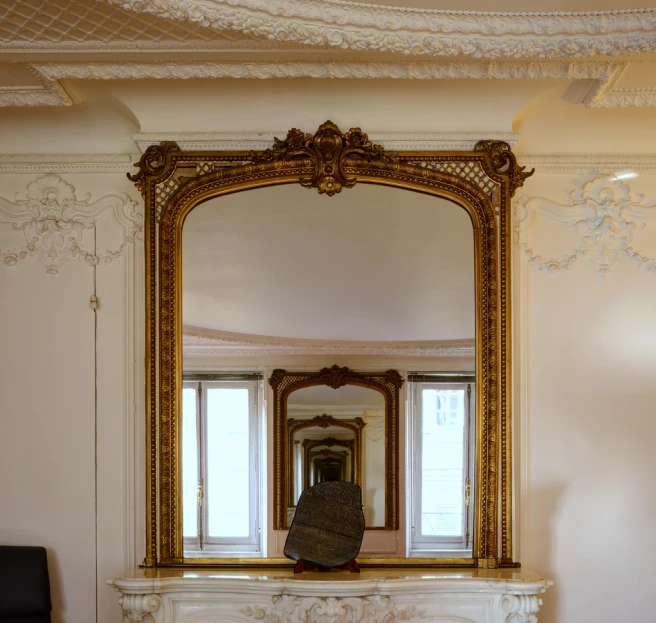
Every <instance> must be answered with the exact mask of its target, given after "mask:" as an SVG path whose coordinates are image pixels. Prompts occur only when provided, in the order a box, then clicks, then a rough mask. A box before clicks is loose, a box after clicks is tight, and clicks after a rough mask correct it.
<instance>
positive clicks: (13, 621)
mask: <svg viewBox="0 0 656 623" xmlns="http://www.w3.org/2000/svg"><path fill="white" fill-rule="evenodd" d="M51 610H52V604H51V603H50V579H49V577H48V559H47V556H46V549H45V547H22V546H10V545H0V623H50V611H51Z"/></svg>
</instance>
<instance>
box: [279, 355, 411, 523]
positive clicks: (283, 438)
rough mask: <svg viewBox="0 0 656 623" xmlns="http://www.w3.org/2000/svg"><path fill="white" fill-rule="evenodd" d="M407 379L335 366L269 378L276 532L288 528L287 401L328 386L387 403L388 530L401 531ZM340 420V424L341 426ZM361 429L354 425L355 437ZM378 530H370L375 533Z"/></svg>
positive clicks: (386, 490) (386, 499) (288, 455)
mask: <svg viewBox="0 0 656 623" xmlns="http://www.w3.org/2000/svg"><path fill="white" fill-rule="evenodd" d="M403 382H404V380H403V379H402V378H401V375H400V374H399V373H398V372H397V371H396V370H388V371H387V372H372V373H362V372H354V371H353V370H351V369H350V368H347V367H343V368H340V367H339V366H337V365H334V366H332V367H330V368H322V369H321V370H319V371H318V372H287V371H286V370H282V369H276V370H274V371H273V372H272V373H271V376H270V377H269V385H270V386H271V389H272V390H273V487H274V493H273V529H274V530H286V529H287V501H288V499H289V489H290V483H289V479H288V478H287V477H286V474H287V469H288V465H289V458H290V456H291V454H292V453H291V452H290V451H289V448H288V443H289V439H288V431H287V399H288V398H289V395H290V394H292V393H293V392H295V391H297V390H299V389H303V388H306V387H316V386H318V385H326V386H328V387H332V388H333V389H339V388H340V387H344V386H345V385H358V386H360V387H366V388H368V389H373V390H375V391H378V392H380V393H381V394H382V395H383V398H384V400H385V525H384V526H383V529H385V530H398V529H399V486H398V478H399V451H398V448H399V391H400V389H401V386H402V385H403ZM342 422H344V421H343V420H340V422H339V425H342ZM361 428H362V427H357V426H354V427H353V430H354V432H355V433H356V436H357V435H358V434H359V432H360V431H361ZM372 529H376V528H367V530H372Z"/></svg>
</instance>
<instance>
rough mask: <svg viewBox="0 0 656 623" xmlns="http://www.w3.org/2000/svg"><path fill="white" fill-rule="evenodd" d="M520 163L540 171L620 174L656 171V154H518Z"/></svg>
mask: <svg viewBox="0 0 656 623" xmlns="http://www.w3.org/2000/svg"><path fill="white" fill-rule="evenodd" d="M517 160H518V162H519V164H521V165H522V166H526V167H529V168H531V167H535V169H536V170H537V171H538V173H591V172H595V171H597V172H602V173H609V174H618V173H619V172H621V171H624V170H629V171H633V172H635V173H656V156H624V155H595V156H569V155H568V156H566V155H556V156H554V155H552V156H538V155H536V156H517Z"/></svg>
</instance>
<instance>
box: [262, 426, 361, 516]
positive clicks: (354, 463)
mask: <svg viewBox="0 0 656 623" xmlns="http://www.w3.org/2000/svg"><path fill="white" fill-rule="evenodd" d="M283 425H284V426H285V428H286V429H287V446H286V452H287V457H288V459H287V471H286V476H287V477H286V481H287V482H286V485H285V488H286V491H287V496H286V497H287V504H288V506H296V501H295V500H294V488H293V484H292V483H293V479H294V478H295V477H297V474H296V471H295V469H294V453H293V452H292V451H291V448H292V446H293V444H294V435H295V434H296V433H297V432H299V431H301V430H303V429H305V428H313V427H319V428H328V427H329V426H336V427H339V428H345V429H346V430H350V431H351V432H352V433H353V439H352V440H345V439H334V440H333V441H334V443H333V445H342V446H345V447H347V448H350V449H351V482H353V483H355V484H356V485H360V486H362V429H363V428H364V427H365V421H364V420H363V419H362V418H360V417H356V418H353V419H344V420H342V419H337V418H334V417H333V416H332V415H327V414H325V413H324V414H322V415H317V416H315V417H313V418H310V419H297V418H287V419H286V420H283ZM326 439H329V438H323V439H317V440H315V441H312V442H311V443H310V444H309V445H308V443H307V442H308V441H310V440H308V439H306V440H304V441H303V450H304V452H305V451H307V452H309V451H310V450H311V448H312V445H317V444H319V443H321V442H324V441H325V440H326ZM274 444H275V442H274ZM304 463H305V461H304ZM304 467H305V466H304ZM305 471H306V470H305V469H304V472H305ZM302 477H303V480H302V482H303V484H304V486H306V487H307V485H308V482H309V480H308V479H307V477H306V476H305V473H304V474H302ZM273 488H274V490H277V488H276V484H275V483H274V486H273Z"/></svg>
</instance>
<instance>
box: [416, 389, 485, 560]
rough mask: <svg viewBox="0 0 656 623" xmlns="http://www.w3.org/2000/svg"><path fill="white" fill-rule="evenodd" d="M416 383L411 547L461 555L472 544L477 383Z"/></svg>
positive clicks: (431, 553)
mask: <svg viewBox="0 0 656 623" xmlns="http://www.w3.org/2000/svg"><path fill="white" fill-rule="evenodd" d="M452 380H453V379H452V378H448V379H444V380H443V381H441V380H439V376H437V377H436V380H435V381H431V382H414V383H412V384H411V396H412V404H411V414H412V430H413V435H412V446H413V469H412V495H413V504H412V509H411V531H412V535H411V551H412V553H413V554H415V555H422V554H423V553H425V554H426V555H430V556H436V555H440V554H439V553H440V551H443V552H444V555H456V554H455V552H454V550H460V551H458V552H457V555H458V556H462V555H463V552H462V550H469V549H470V548H471V535H472V513H471V500H472V482H473V478H472V471H473V461H474V456H473V443H474V434H473V425H474V421H475V418H474V414H473V405H474V404H475V401H474V396H473V393H474V384H473V383H454V382H452Z"/></svg>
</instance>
